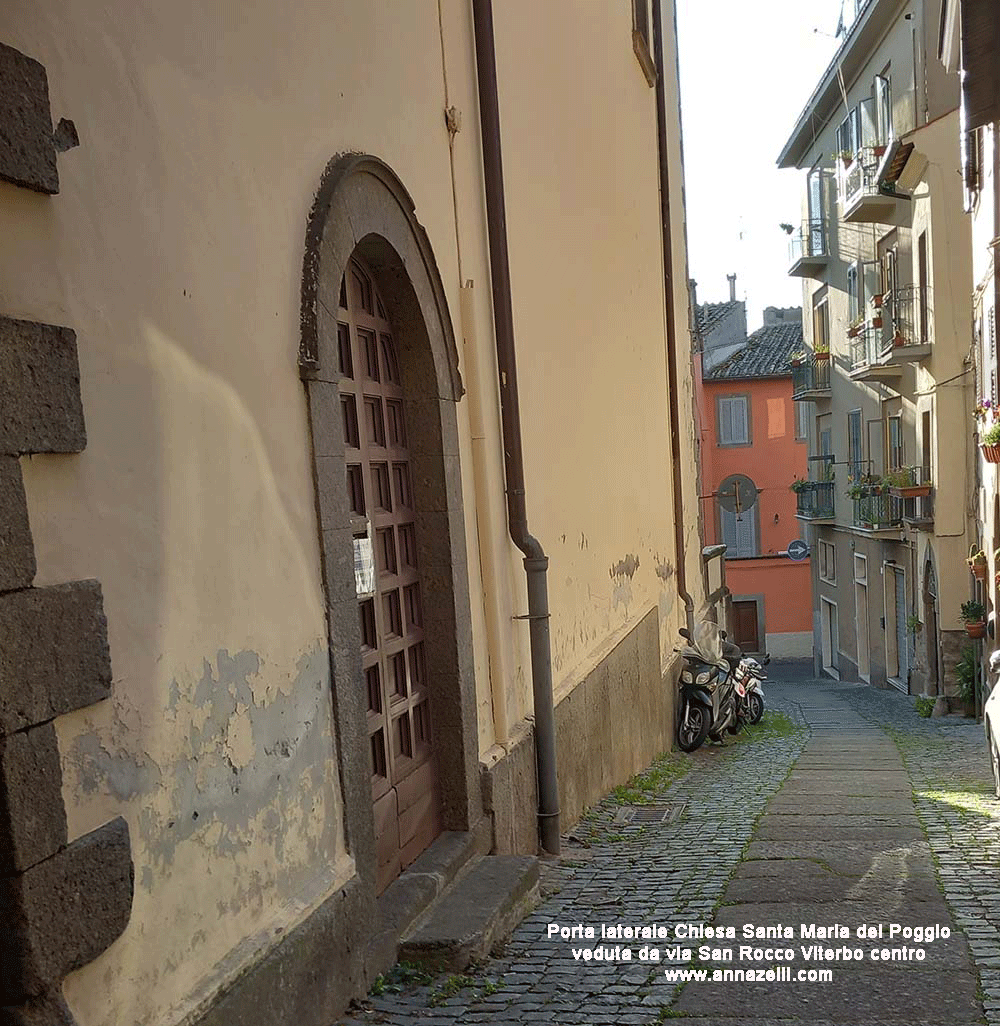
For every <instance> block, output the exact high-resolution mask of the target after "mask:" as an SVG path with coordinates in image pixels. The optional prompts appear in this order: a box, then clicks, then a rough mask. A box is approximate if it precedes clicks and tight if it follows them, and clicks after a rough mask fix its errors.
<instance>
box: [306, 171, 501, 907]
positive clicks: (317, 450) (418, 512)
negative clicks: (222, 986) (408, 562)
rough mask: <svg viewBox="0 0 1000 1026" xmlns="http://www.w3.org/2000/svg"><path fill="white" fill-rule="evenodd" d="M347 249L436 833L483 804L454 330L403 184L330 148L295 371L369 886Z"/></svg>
mask: <svg viewBox="0 0 1000 1026" xmlns="http://www.w3.org/2000/svg"><path fill="white" fill-rule="evenodd" d="M352 257H357V258H359V259H360V260H361V261H362V262H363V263H364V265H365V266H366V267H367V269H368V270H369V271H370V273H371V275H372V276H373V278H374V280H375V284H376V286H377V289H378V292H379V293H380V295H381V296H382V298H383V300H384V302H385V305H386V307H387V310H386V313H387V314H388V319H389V320H390V321H391V322H392V325H393V329H394V334H395V336H396V339H397V352H398V359H399V365H400V366H399V370H400V376H401V379H402V384H403V388H404V392H405V399H404V410H405V418H406V423H407V431H408V435H409V443H410V451H411V455H412V459H411V473H412V488H413V498H414V507H415V525H416V536H417V550H418V555H419V559H420V568H421V583H422V587H423V590H424V595H425V601H424V606H425V637H428V638H430V639H431V643H430V644H428V646H427V672H428V676H429V677H430V678H431V679H432V680H433V685H434V692H433V696H432V700H431V709H432V716H433V721H434V745H435V749H436V751H437V757H438V774H439V780H440V789H441V815H442V821H443V826H444V829H446V830H469V829H471V828H472V827H473V826H474V825H475V823H476V822H477V821H478V820H479V819H480V818H481V816H482V811H481V808H482V807H481V801H480V795H479V777H478V741H477V725H476V701H475V680H474V672H473V662H472V630H471V615H470V611H469V594H468V573H467V562H466V549H465V525H464V516H463V512H462V489H461V468H460V464H459V448H458V428H457V411H456V407H457V402H458V400H459V399H460V398H461V396H462V394H463V388H462V381H461V376H460V374H459V367H458V350H457V347H456V343H455V336H454V331H453V328H452V322H451V318H450V315H449V312H448V306H447V301H446V298H445V293H444V289H443V286H442V284H441V279H440V275H439V273H438V270H437V266H436V263H435V261H434V256H433V252H432V250H431V247H430V242H429V240H428V238H427V234H426V232H425V231H424V229H423V227H422V226H421V225H420V224H419V222H418V221H417V219H416V216H415V210H414V204H413V201H412V199H411V198H410V196H409V194H408V192H407V191H406V189H405V188H404V186H403V185H402V183H401V182H400V181H399V179H398V178H397V177H396V175H395V174H394V173H393V171H392V170H391V169H390V168H389V167H388V166H387V165H386V164H385V163H383V162H382V161H380V160H378V159H377V158H375V157H370V156H365V155H359V154H347V155H341V156H338V157H335V158H334V159H333V160H332V161H331V162H330V164H329V165H328V166H327V168H326V171H325V172H324V174H323V178H322V180H321V183H320V186H319V189H318V191H317V195H316V199H315V201H314V203H313V207H312V211H311V213H310V217H309V223H308V228H307V232H306V247H305V257H304V263H303V275H302V307H301V329H302V333H301V342H300V350H299V368H300V374H301V377H302V378H303V380H304V382H305V386H306V394H307V403H308V411H309V420H310V427H311V434H312V449H313V468H314V483H315V490H316V492H315V493H316V503H317V517H318V521H319V527H320V551H321V557H322V563H323V567H322V569H323V580H324V587H325V591H326V598H327V619H328V636H329V644H330V659H331V677H332V681H333V704H334V722H335V730H336V742H337V750H338V755H339V762H340V774H341V785H342V790H343V795H344V809H345V832H346V839H347V844H348V847H349V849H350V850H351V852H352V854H354V856H355V860H356V863H357V867H358V873H359V876H360V877H361V879H362V882H363V883H364V885H365V887H366V890H368V888H369V887H370V888H371V891H369V893H372V892H373V891H374V887H375V866H376V850H375V834H374V824H373V816H372V801H371V786H370V770H369V759H370V755H369V751H368V738H367V730H366V715H367V702H366V700H365V697H364V688H365V686H364V683H363V676H362V671H361V635H360V629H359V621H358V599H357V593H356V587H355V574H354V561H353V531H352V529H351V520H350V515H349V510H348V502H347V495H346V492H347V488H346V460H345V449H344V437H343V427H342V422H341V413H340V398H339V396H340V386H339V381H340V372H339V353H338V315H337V311H338V307H339V305H340V303H339V299H340V290H341V283H342V281H343V278H344V274H345V272H346V271H347V269H348V265H349V262H350V260H351V258H352Z"/></svg>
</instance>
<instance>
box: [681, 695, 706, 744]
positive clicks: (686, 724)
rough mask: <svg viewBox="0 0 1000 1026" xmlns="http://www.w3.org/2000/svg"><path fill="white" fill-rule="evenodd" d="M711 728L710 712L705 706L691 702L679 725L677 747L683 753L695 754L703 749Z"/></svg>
mask: <svg viewBox="0 0 1000 1026" xmlns="http://www.w3.org/2000/svg"><path fill="white" fill-rule="evenodd" d="M709 726H711V722H710V720H709V715H708V710H707V709H706V708H705V707H704V706H703V705H698V704H697V703H695V702H689V703H688V706H687V710H686V712H685V714H684V715H682V716H681V722H680V723H679V724H678V725H677V747H678V748H680V750H681V751H682V752H693V751H694V750H695V749H696V748H701V746H702V745H703V744H704V743H705V738H706V737H707V736H708V728H709Z"/></svg>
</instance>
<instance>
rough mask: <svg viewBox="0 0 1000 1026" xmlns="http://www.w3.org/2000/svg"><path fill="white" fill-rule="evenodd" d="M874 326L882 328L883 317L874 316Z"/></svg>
mask: <svg viewBox="0 0 1000 1026" xmlns="http://www.w3.org/2000/svg"><path fill="white" fill-rule="evenodd" d="M872 327H873V328H881V327H882V318H881V317H873V318H872Z"/></svg>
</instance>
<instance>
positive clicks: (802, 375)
mask: <svg viewBox="0 0 1000 1026" xmlns="http://www.w3.org/2000/svg"><path fill="white" fill-rule="evenodd" d="M830 363H831V360H830V357H829V355H827V356H826V357H825V358H823V359H819V360H817V359H816V356H815V354H812V353H811V354H810V355H809V356H807V357H806V358H805V359H804V360H803V361H802V362H801V363H800V364H796V365H795V366H793V367H792V398H793V399H795V398H796V397H797V396H800V395H804V394H805V393H807V392H828V391H829V390H830Z"/></svg>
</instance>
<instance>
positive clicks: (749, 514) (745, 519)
mask: <svg viewBox="0 0 1000 1026" xmlns="http://www.w3.org/2000/svg"><path fill="white" fill-rule="evenodd" d="M756 513H757V507H756V506H751V507H750V509H745V510H744V511H743V513H742V514H741V519H739V520H736V525H735V526H736V555H737V556H756V555H757V531H756V520H757V517H756Z"/></svg>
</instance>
